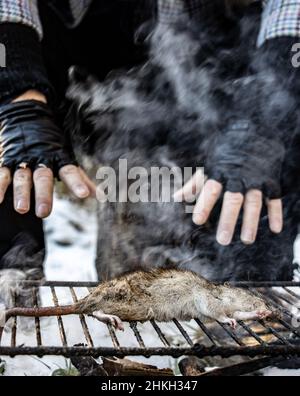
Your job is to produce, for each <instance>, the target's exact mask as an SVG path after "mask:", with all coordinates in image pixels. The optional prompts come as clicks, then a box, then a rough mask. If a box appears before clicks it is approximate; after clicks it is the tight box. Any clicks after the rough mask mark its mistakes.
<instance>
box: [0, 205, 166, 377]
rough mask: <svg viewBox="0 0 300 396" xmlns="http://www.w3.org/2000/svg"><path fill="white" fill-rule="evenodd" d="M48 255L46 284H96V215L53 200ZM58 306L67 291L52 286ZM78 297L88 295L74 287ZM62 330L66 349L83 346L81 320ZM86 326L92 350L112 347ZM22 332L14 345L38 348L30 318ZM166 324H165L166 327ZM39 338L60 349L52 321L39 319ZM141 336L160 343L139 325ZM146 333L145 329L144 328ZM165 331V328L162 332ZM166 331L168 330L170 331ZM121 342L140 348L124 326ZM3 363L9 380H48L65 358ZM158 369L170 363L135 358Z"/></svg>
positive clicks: (96, 327)
mask: <svg viewBox="0 0 300 396" xmlns="http://www.w3.org/2000/svg"><path fill="white" fill-rule="evenodd" d="M45 230H46V235H47V249H48V257H47V259H46V264H45V272H46V278H47V280H60V281H96V280H97V274H96V271H95V266H94V262H95V254H96V240H97V223H96V216H95V211H93V210H87V209H86V208H85V207H81V206H79V205H77V204H75V203H73V202H72V201H68V200H66V199H58V198H56V199H55V203H54V211H53V214H52V215H51V216H50V218H49V219H48V220H47V221H46V224H45ZM41 290H42V291H41V299H42V305H44V306H47V305H53V303H52V300H51V296H50V294H49V291H45V289H43V288H42V289H41ZM56 291H57V295H58V298H59V301H60V303H63V304H69V303H72V297H71V294H70V292H69V290H65V289H63V290H62V289H60V288H56ZM76 292H77V293H78V297H83V296H84V295H86V294H87V290H84V289H76ZM63 322H64V326H65V328H66V336H67V340H68V344H69V345H74V344H76V343H80V342H82V343H84V342H85V343H86V341H85V338H84V335H83V332H82V328H81V325H80V323H79V319H78V318H77V317H73V316H72V317H64V318H63ZM87 323H88V326H89V328H90V330H91V335H92V338H93V341H94V343H95V346H113V345H112V342H111V339H110V337H109V334H108V330H107V327H106V326H105V325H103V324H101V323H99V322H98V321H96V320H94V319H92V318H87ZM21 325H22V332H21V331H18V337H17V345H22V344H26V345H28V346H29V345H30V346H36V340H35V332H34V331H33V329H34V327H33V325H34V323H33V319H24V320H23V321H22V324H21ZM166 326H168V325H166ZM41 328H42V340H43V344H44V345H48V346H51V345H52V346H61V342H60V338H59V334H58V326H57V320H56V318H50V319H49V318H46V319H45V318H44V319H41ZM140 328H141V329H143V334H145V333H147V335H146V337H145V339H146V340H147V345H148V346H157V345H160V344H159V343H158V341H159V340H157V338H156V337H155V336H154V335H153V329H152V328H151V327H150V326H149V325H142V327H140ZM144 329H145V330H144ZM166 330H168V329H166ZM168 332H169V333H170V331H168ZM10 336H11V333H10V331H7V332H5V333H4V336H3V345H10ZM118 337H119V340H120V342H121V344H123V345H124V346H138V345H137V342H136V340H134V338H133V336H132V331H131V330H130V329H129V328H126V331H125V332H124V333H118ZM3 360H5V361H6V372H5V375H7V376H17V375H18V376H19V375H21V376H22V375H29V376H48V375H51V373H52V372H53V371H54V370H56V369H57V368H65V367H66V360H65V359H64V358H62V357H53V356H47V357H44V358H43V359H40V358H36V357H20V356H19V357H16V358H13V359H11V358H7V357H5V358H3ZM138 360H141V361H145V362H147V363H149V364H155V365H157V366H159V367H169V366H170V359H169V358H168V357H166V358H155V357H154V358H151V362H150V360H147V359H138Z"/></svg>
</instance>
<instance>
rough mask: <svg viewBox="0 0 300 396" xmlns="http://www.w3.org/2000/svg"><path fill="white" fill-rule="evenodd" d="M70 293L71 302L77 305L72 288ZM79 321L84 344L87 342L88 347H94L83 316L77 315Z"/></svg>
mask: <svg viewBox="0 0 300 396" xmlns="http://www.w3.org/2000/svg"><path fill="white" fill-rule="evenodd" d="M70 293H71V295H72V299H73V302H74V303H77V302H78V298H77V296H76V293H75V290H74V288H73V287H70ZM79 319H80V323H81V327H82V330H83V334H84V336H85V339H86V342H87V344H88V346H89V347H91V348H92V347H93V346H94V343H93V339H92V337H91V334H90V332H89V328H88V326H87V324H86V320H85V317H84V315H79Z"/></svg>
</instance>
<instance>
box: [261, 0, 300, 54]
mask: <svg viewBox="0 0 300 396" xmlns="http://www.w3.org/2000/svg"><path fill="white" fill-rule="evenodd" d="M283 36H292V37H300V0H268V1H267V2H266V5H265V9H264V12H263V17H262V25H261V29H260V34H259V37H258V46H260V45H262V44H263V43H264V42H265V41H266V40H269V39H272V38H275V37H283Z"/></svg>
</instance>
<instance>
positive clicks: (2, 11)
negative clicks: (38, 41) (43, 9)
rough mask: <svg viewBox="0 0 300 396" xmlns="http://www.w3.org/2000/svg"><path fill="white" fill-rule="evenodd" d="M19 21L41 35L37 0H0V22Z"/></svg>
mask: <svg viewBox="0 0 300 396" xmlns="http://www.w3.org/2000/svg"><path fill="white" fill-rule="evenodd" d="M4 22H11V23H21V24H23V25H26V26H30V27H32V28H34V29H35V30H36V31H37V33H38V34H39V36H40V37H41V36H42V27H41V23H40V19H39V13H38V6H37V0H0V23H4Z"/></svg>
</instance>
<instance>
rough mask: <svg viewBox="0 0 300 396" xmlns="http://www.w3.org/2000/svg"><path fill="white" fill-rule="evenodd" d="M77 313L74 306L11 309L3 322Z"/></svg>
mask: <svg viewBox="0 0 300 396" xmlns="http://www.w3.org/2000/svg"><path fill="white" fill-rule="evenodd" d="M76 313H78V309H77V306H76V304H75V305H66V306H62V307H41V308H18V307H17V308H11V309H8V310H6V312H5V321H8V320H9V319H10V318H12V317H15V316H26V317H33V318H41V317H45V316H64V315H72V314H76Z"/></svg>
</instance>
